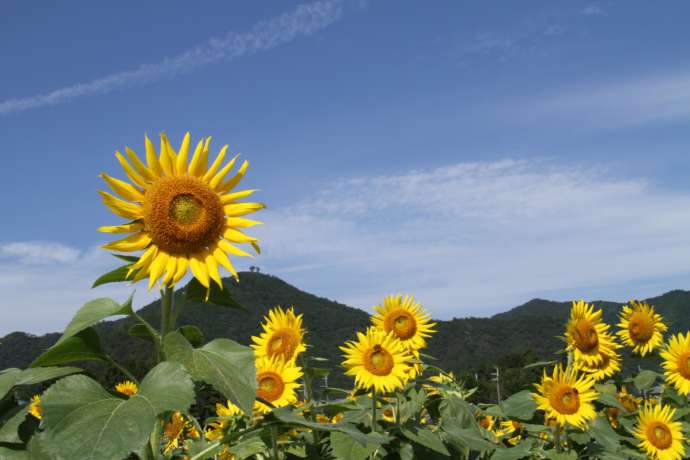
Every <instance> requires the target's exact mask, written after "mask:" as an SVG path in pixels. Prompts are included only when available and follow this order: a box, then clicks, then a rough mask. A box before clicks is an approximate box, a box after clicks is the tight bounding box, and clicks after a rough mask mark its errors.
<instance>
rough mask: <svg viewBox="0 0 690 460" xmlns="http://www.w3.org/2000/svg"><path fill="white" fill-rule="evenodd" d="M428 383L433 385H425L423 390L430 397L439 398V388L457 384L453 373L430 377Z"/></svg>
mask: <svg viewBox="0 0 690 460" xmlns="http://www.w3.org/2000/svg"><path fill="white" fill-rule="evenodd" d="M427 381H429V382H431V383H432V385H430V384H428V383H423V384H422V388H423V389H424V391H426V394H428V395H429V396H437V395H440V394H441V393H440V392H439V390H438V386H439V385H447V384H450V383H453V382H455V375H454V374H453V373H452V372H448V373H447V374H444V373H440V372H439V373H438V374H437V375H432V376H431V377H429V378H428V379H427Z"/></svg>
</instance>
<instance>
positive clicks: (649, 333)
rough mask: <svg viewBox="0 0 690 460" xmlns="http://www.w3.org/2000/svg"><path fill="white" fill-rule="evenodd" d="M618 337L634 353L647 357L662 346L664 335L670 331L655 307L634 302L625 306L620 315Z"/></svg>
mask: <svg viewBox="0 0 690 460" xmlns="http://www.w3.org/2000/svg"><path fill="white" fill-rule="evenodd" d="M618 327H620V328H621V330H620V331H618V336H619V337H620V338H621V340H622V341H623V343H624V344H625V345H628V346H630V347H632V349H633V353H637V354H639V355H640V356H645V355H647V354H649V353H651V352H652V351H653V350H654V349H655V348H656V347H658V346H660V345H661V344H662V342H663V340H664V337H663V333H664V332H666V330H667V329H668V328H667V327H666V325H665V324H664V323H663V318H662V317H661V315H660V314H658V313H656V312H655V311H654V307H653V306H651V305H649V304H647V303H645V302H638V301H637V300H632V301H630V302H629V305H625V306H623V310H622V311H621V314H620V323H618Z"/></svg>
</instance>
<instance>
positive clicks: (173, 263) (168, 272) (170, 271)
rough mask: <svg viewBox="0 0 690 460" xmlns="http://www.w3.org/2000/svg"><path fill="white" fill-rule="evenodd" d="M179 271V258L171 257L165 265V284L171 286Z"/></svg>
mask: <svg viewBox="0 0 690 460" xmlns="http://www.w3.org/2000/svg"><path fill="white" fill-rule="evenodd" d="M176 271H177V257H175V256H170V258H169V259H168V263H167V264H166V265H165V277H163V284H168V285H169V284H170V281H171V280H172V279H173V276H175V272H176Z"/></svg>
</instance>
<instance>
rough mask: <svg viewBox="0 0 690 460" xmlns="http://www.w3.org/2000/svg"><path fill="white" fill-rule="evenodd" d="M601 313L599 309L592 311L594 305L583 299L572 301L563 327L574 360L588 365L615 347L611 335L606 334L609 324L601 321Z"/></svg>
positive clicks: (601, 358)
mask: <svg viewBox="0 0 690 460" xmlns="http://www.w3.org/2000/svg"><path fill="white" fill-rule="evenodd" d="M601 314H602V312H601V310H597V311H594V306H593V305H589V304H588V303H586V302H585V301H584V300H580V301H577V302H573V307H572V309H571V310H570V319H569V320H568V324H567V325H566V328H565V339H566V342H567V344H568V345H567V349H568V351H573V353H574V357H575V360H576V361H579V362H581V363H583V364H586V365H588V366H595V365H597V364H599V363H601V362H602V361H603V359H604V356H605V355H609V356H610V355H611V353H612V352H613V348H614V347H615V345H613V342H614V339H613V337H612V336H611V335H609V334H608V329H609V326H608V325H607V324H605V323H603V322H602V321H601Z"/></svg>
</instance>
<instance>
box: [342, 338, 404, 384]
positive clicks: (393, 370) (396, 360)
mask: <svg viewBox="0 0 690 460" xmlns="http://www.w3.org/2000/svg"><path fill="white" fill-rule="evenodd" d="M340 349H341V350H342V351H343V352H345V361H343V364H342V365H343V367H345V369H347V370H346V371H345V374H346V375H350V376H354V378H355V386H356V387H357V388H362V389H366V390H371V389H374V391H376V392H388V391H393V390H396V389H398V388H402V387H403V385H405V383H407V380H408V379H409V374H410V367H411V365H410V364H409V361H410V360H411V359H412V355H410V354H409V353H408V351H407V350H406V349H405V346H404V345H403V344H402V342H401V341H400V340H398V338H397V337H396V336H395V335H394V334H393V333H388V334H387V333H386V332H384V331H382V330H380V329H377V328H374V327H370V328H369V329H367V332H366V334H362V333H361V332H358V333H357V340H356V341H349V342H347V343H346V344H345V345H344V346H342V347H340Z"/></svg>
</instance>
